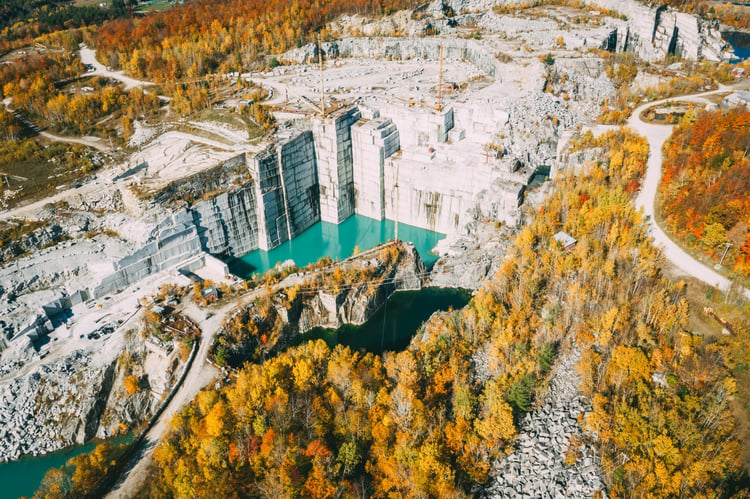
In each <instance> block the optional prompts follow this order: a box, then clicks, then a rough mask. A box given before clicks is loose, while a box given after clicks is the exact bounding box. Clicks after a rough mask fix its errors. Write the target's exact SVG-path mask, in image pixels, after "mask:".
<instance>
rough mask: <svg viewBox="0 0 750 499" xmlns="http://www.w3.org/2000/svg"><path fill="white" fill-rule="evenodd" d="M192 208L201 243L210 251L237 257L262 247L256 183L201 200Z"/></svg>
mask: <svg viewBox="0 0 750 499" xmlns="http://www.w3.org/2000/svg"><path fill="white" fill-rule="evenodd" d="M191 211H192V214H193V220H194V221H195V225H196V227H198V235H199V237H200V240H201V244H202V245H203V247H204V249H205V250H206V251H207V252H208V253H211V254H215V255H226V256H234V257H237V256H242V255H244V254H246V253H249V252H251V251H253V250H256V249H258V215H257V204H256V199H255V189H254V186H253V185H252V183H251V184H247V185H245V186H243V187H242V188H240V189H238V190H236V191H231V192H225V193H223V194H221V195H219V196H217V197H215V198H213V199H212V200H210V201H204V202H201V203H197V204H196V205H195V206H193V208H192V209H191Z"/></svg>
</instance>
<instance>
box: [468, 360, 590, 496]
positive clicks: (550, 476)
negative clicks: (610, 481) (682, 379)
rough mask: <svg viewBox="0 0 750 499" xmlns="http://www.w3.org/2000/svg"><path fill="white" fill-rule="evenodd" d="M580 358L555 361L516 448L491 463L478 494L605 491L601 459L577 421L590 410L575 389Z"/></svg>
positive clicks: (527, 416) (507, 494) (524, 423)
mask: <svg viewBox="0 0 750 499" xmlns="http://www.w3.org/2000/svg"><path fill="white" fill-rule="evenodd" d="M579 357H580V354H579V353H573V354H568V355H567V356H565V357H564V358H563V359H562V360H561V361H560V362H559V364H558V365H557V367H556V368H555V370H554V371H553V373H552V377H551V379H550V383H549V392H548V393H547V395H546V397H545V398H544V401H543V403H542V406H541V407H540V408H539V409H537V410H536V411H534V412H532V413H529V414H527V415H526V416H525V417H524V419H523V421H522V423H521V429H520V432H519V438H518V441H517V443H516V448H515V450H514V451H513V453H511V454H510V455H509V456H508V457H506V458H505V459H503V460H502V461H500V462H497V463H495V464H494V465H493V468H492V471H491V472H490V474H491V476H492V477H493V478H492V480H491V481H490V484H489V486H488V487H487V488H486V489H485V490H484V492H483V493H482V494H481V496H482V497H484V498H495V497H596V492H597V491H603V490H604V476H603V474H602V471H601V462H600V461H599V458H598V456H597V454H596V451H595V449H594V448H593V447H592V446H591V445H590V444H589V443H587V442H586V439H585V438H584V434H583V431H582V429H581V425H580V423H579V418H580V417H582V415H584V414H585V413H587V412H588V411H590V410H591V406H590V404H589V402H588V400H587V399H586V398H585V397H583V396H582V394H581V392H580V390H579V388H578V384H579V376H578V375H577V374H576V372H575V363H576V361H577V360H578V358H579ZM566 457H567V458H568V459H566Z"/></svg>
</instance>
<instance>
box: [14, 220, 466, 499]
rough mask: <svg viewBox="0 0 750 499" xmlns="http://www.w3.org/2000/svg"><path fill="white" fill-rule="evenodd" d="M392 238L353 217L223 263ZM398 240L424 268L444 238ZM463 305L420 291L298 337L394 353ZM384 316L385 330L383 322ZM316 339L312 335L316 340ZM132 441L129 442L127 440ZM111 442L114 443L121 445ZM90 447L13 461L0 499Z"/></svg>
mask: <svg viewBox="0 0 750 499" xmlns="http://www.w3.org/2000/svg"><path fill="white" fill-rule="evenodd" d="M393 237H394V223H393V222H392V221H390V220H384V221H380V220H374V219H371V218H367V217H363V216H359V215H355V216H353V217H350V218H349V219H347V220H346V221H345V222H344V223H342V224H339V225H336V224H331V223H326V222H320V223H317V224H315V225H314V226H312V227H311V228H309V229H308V230H306V231H305V232H304V233H302V234H301V235H299V236H298V237H296V238H295V239H294V240H293V241H289V242H286V243H284V244H283V245H281V246H279V247H278V248H275V249H273V250H272V251H268V252H267V251H254V252H252V253H249V254H247V255H245V256H243V257H241V258H238V259H235V260H234V261H232V262H230V263H229V269H230V270H231V271H232V273H234V274H236V275H238V276H240V277H249V276H251V275H252V274H254V273H262V272H265V271H266V270H268V269H270V268H273V266H274V265H276V263H278V262H283V261H286V260H288V259H292V260H294V262H295V263H296V264H297V265H298V266H300V267H303V266H305V265H307V264H309V263H312V262H316V261H318V260H320V259H321V258H322V257H324V256H328V257H331V258H333V259H336V258H338V259H343V258H347V257H349V256H351V254H352V252H353V251H354V247H355V246H357V247H359V249H360V250H366V249H368V248H371V247H373V246H375V245H377V244H380V243H382V242H385V241H387V240H389V239H392V238H393ZM398 237H399V239H401V240H402V241H410V242H412V243H414V245H415V246H416V248H417V251H419V255H420V256H421V257H422V260H424V262H425V264H426V265H428V266H429V265H432V264H433V263H435V261H436V260H437V256H436V255H434V254H432V253H430V250H431V249H432V248H433V247H434V246H435V244H437V242H438V241H439V240H441V239H443V238H444V237H445V235H443V234H439V233H437V232H432V231H429V230H425V229H419V228H417V227H412V226H410V225H405V224H399V226H398ZM467 301H468V294H466V293H464V292H462V291H456V290H438V289H426V290H422V291H418V292H403V293H396V294H395V295H394V296H392V297H391V299H390V300H389V301H388V306H387V308H385V307H384V308H381V309H380V311H379V312H378V313H377V314H375V316H374V317H373V318H372V319H371V320H370V321H368V322H367V324H365V325H364V326H362V327H359V328H356V327H345V328H342V329H341V330H339V331H338V332H337V331H325V330H319V331H316V332H315V331H312V332H310V333H308V335H306V336H305V337H304V339H305V340H307V339H312V338H318V337H320V338H324V339H325V340H326V341H327V342H329V344H334V343H336V342H340V343H343V344H345V345H349V346H350V347H352V348H356V349H359V348H365V349H367V350H368V351H371V352H381V351H383V349H386V350H399V349H403V348H405V347H406V345H408V344H409V340H410V339H411V337H412V335H413V334H414V333H415V331H416V329H417V327H419V325H420V324H421V323H422V322H423V321H425V320H426V319H427V318H428V317H429V316H430V314H432V312H434V311H436V310H447V309H448V307H451V306H452V307H454V308H459V307H462V306H464V305H465V304H466V303H467ZM384 317H385V327H384V326H383V322H384V321H383V318H384ZM316 335H317V336H316ZM131 438H132V437H131ZM122 442H123V440H117V441H115V443H122ZM95 446H96V443H90V444H86V445H81V446H75V447H71V448H69V449H65V450H62V451H59V452H55V453H53V454H48V455H46V456H40V457H26V458H23V459H21V460H19V461H14V462H11V463H5V464H0V484H1V485H0V499H6V498H9V499H15V498H18V497H21V496H24V495H25V496H31V495H32V494H33V493H34V491H36V489H37V488H38V487H39V485H40V484H41V483H42V478H44V474H45V473H46V472H47V470H49V469H51V468H59V467H61V466H63V465H64V464H65V463H66V462H67V461H68V459H70V458H72V457H75V456H77V455H79V454H82V453H84V452H89V451H91V450H92V449H93V448H94V447H95Z"/></svg>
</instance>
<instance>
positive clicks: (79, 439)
mask: <svg viewBox="0 0 750 499" xmlns="http://www.w3.org/2000/svg"><path fill="white" fill-rule="evenodd" d="M120 334H122V333H120ZM124 336H126V338H125V339H124V343H121V341H120V340H121V339H122V337H118V336H115V337H111V338H108V339H107V343H106V344H104V343H102V344H101V345H100V346H99V347H94V348H90V349H88V350H77V351H75V352H73V353H72V354H70V355H67V356H64V357H61V358H58V359H55V360H52V361H50V362H47V363H44V364H41V365H37V366H36V367H34V368H32V369H30V370H29V371H28V372H26V373H23V374H19V375H18V376H16V377H15V378H13V379H11V380H9V381H3V382H0V462H4V461H12V460H15V459H18V458H19V457H21V456H24V455H27V454H33V455H39V454H45V453H48V452H52V451H55V450H58V449H61V448H64V447H68V446H70V445H74V444H83V443H85V442H87V441H89V440H91V439H92V438H94V437H98V438H109V437H112V436H116V435H118V434H120V433H121V432H122V431H123V430H129V429H132V428H133V427H134V426H137V425H138V424H140V423H142V422H143V421H145V420H146V419H148V417H149V416H150V414H151V411H152V410H153V408H154V407H155V406H156V405H157V404H158V403H159V400H160V392H158V393H157V392H155V391H153V390H151V389H150V385H149V382H148V380H149V378H150V377H154V378H156V377H158V375H159V374H164V373H167V375H169V374H170V373H171V372H173V371H174V369H177V368H178V367H179V366H178V365H177V364H178V363H176V362H175V363H164V362H161V363H159V362H156V363H149V362H146V359H147V356H148V355H150V354H149V353H147V351H146V348H145V347H144V346H143V341H142V339H141V338H140V335H135V334H125V335H124ZM102 341H103V340H102ZM123 352H126V354H123ZM124 358H127V359H129V360H128V361H127V362H123V361H122V359H124ZM29 362H31V361H30V360H29ZM15 368H16V371H17V372H18V370H20V369H22V368H23V364H20V365H17V366H15ZM149 369H151V370H155V371H158V372H150V371H149ZM162 371H163V372H162ZM129 375H136V376H137V377H138V378H139V379H140V380H141V381H142V382H141V384H140V389H139V390H138V391H137V392H135V393H128V391H127V390H126V388H125V386H124V385H125V384H124V382H123V381H124V379H125V378H126V377H127V376H129Z"/></svg>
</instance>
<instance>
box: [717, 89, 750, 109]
mask: <svg viewBox="0 0 750 499" xmlns="http://www.w3.org/2000/svg"><path fill="white" fill-rule="evenodd" d="M734 106H745V107H746V108H748V109H750V91H748V90H740V91H739V92H735V93H733V94H729V95H727V96H726V97H724V100H723V101H721V107H723V108H727V107H734Z"/></svg>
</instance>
